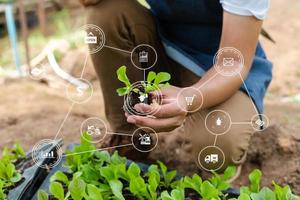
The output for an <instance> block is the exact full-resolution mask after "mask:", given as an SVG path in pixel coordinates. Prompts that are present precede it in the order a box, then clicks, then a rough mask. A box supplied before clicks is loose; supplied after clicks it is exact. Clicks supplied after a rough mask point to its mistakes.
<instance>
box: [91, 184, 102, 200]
mask: <svg viewBox="0 0 300 200" xmlns="http://www.w3.org/2000/svg"><path fill="white" fill-rule="evenodd" d="M87 193H88V196H89V198H90V199H92V200H103V197H102V194H101V190H100V189H99V188H97V187H96V186H95V185H92V184H88V185H87Z"/></svg>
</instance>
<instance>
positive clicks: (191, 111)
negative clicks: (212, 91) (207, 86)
mask: <svg viewBox="0 0 300 200" xmlns="http://www.w3.org/2000/svg"><path fill="white" fill-rule="evenodd" d="M189 88H192V89H193V90H196V91H197V92H198V93H199V94H200V96H201V104H200V106H198V107H197V108H196V109H194V110H187V109H184V108H182V107H181V105H180V104H179V96H180V94H181V93H182V92H183V91H184V90H187V89H189ZM176 103H177V106H178V107H179V108H180V109H181V110H183V111H184V112H187V113H194V112H197V111H198V110H200V109H201V108H202V106H203V103H204V96H203V94H202V92H201V91H200V90H199V89H198V88H195V87H186V88H183V89H181V90H180V91H179V93H178V94H177V98H176Z"/></svg>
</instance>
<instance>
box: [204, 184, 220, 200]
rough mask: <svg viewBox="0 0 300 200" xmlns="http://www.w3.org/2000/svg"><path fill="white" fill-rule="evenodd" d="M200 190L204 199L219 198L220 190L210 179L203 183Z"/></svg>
mask: <svg viewBox="0 0 300 200" xmlns="http://www.w3.org/2000/svg"><path fill="white" fill-rule="evenodd" d="M200 191H201V192H200V195H201V196H202V199H203V200H211V199H219V190H218V189H217V188H215V187H214V186H213V185H212V184H211V183H210V182H209V181H204V182H203V183H202V184H201V187H200Z"/></svg>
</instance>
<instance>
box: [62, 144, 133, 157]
mask: <svg viewBox="0 0 300 200" xmlns="http://www.w3.org/2000/svg"><path fill="white" fill-rule="evenodd" d="M132 145H133V144H132V143H130V144H122V145H117V146H112V147H105V148H100V149H95V150H90V151H82V152H77V153H69V154H65V155H62V157H67V156H73V155H79V154H84V153H92V152H96V151H103V150H108V149H113V148H120V147H127V146H132Z"/></svg>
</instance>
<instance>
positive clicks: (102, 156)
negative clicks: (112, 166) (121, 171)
mask: <svg viewBox="0 0 300 200" xmlns="http://www.w3.org/2000/svg"><path fill="white" fill-rule="evenodd" d="M94 155H95V157H96V158H98V159H99V160H101V161H103V162H107V163H110V155H109V153H108V152H107V151H96V152H95V154H94Z"/></svg>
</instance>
